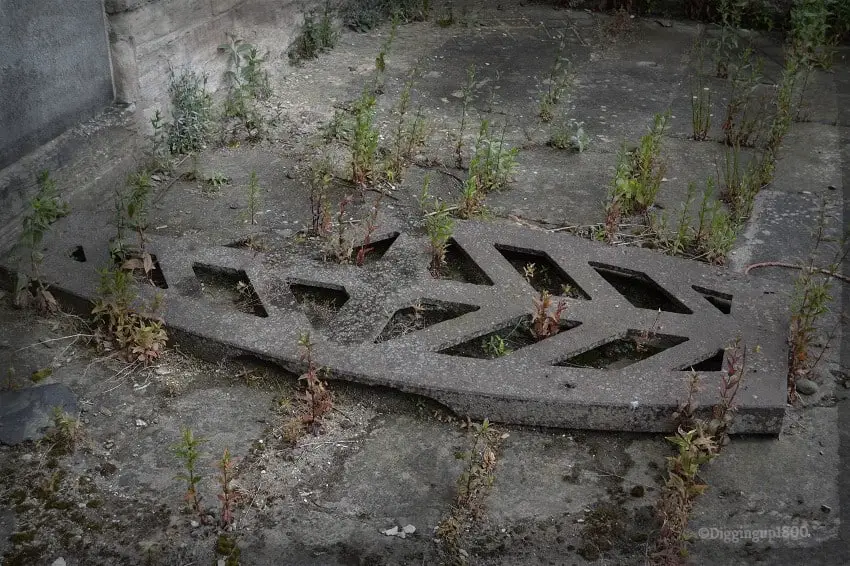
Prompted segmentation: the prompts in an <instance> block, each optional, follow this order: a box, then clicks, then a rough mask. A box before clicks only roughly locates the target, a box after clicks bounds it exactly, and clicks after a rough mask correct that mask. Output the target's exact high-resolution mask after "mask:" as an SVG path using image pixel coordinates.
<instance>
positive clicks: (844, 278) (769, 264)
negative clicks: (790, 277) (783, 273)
mask: <svg viewBox="0 0 850 566" xmlns="http://www.w3.org/2000/svg"><path fill="white" fill-rule="evenodd" d="M759 267H785V268H787V269H809V267H808V266H807V265H797V264H796V263H785V262H783V261H762V262H760V263H752V264H750V265H748V266H747V267H746V269H744V274H745V275H748V274H749V273H750V270H751V269H756V268H759ZM812 269H813V271H815V272H816V273H822V274H824V275H829V276H830V277H835V278H836V279H840V280H841V281H844V282H845V283H850V277H847V276H846V275H842V274H840V273H835V271H831V270H829V269H825V268H823V267H815V268H812Z"/></svg>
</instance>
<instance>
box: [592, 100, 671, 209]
mask: <svg viewBox="0 0 850 566" xmlns="http://www.w3.org/2000/svg"><path fill="white" fill-rule="evenodd" d="M669 118H670V112H669V111H667V112H666V113H664V114H656V115H655V118H654V119H653V124H652V127H651V128H650V130H649V132H648V133H647V134H646V135H644V136H643V137H642V138H641V139H640V144H639V145H638V147H637V148H636V149H634V150H632V151H627V150H626V148H625V147H624V148H623V149H622V150H621V151H620V154H619V156H618V158H617V172H616V175H615V176H614V183H613V191H612V193H611V195H610V196H609V202H610V203H611V204H610V205H609V212H610V211H611V210H612V206H613V204H614V203H616V205H617V212H618V214H619V215H629V214H634V213H638V212H644V211H645V210H646V209H647V208H649V207H650V206H651V205H652V204H653V203H654V202H655V197H656V195H657V194H658V191H659V189H660V188H661V179H662V178H663V177H664V172H665V170H666V166H665V165H664V163H663V162H662V161H661V140H662V137H663V135H664V129H665V128H666V127H667V121H668V120H669ZM612 216H613V215H612ZM606 224H607V222H606Z"/></svg>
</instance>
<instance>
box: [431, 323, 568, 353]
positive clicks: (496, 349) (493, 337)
mask: <svg viewBox="0 0 850 566" xmlns="http://www.w3.org/2000/svg"><path fill="white" fill-rule="evenodd" d="M580 325H581V323H580V322H578V321H576V320H561V321H560V323H559V325H558V326H559V328H560V330H559V331H558V334H560V333H561V332H566V331H567V330H572V329H573V328H576V327H578V326H580ZM530 328H531V315H528V314H527V315H523V316H520V317H517V318H515V319H513V320H511V321H509V322H507V323H506V324H504V325H503V326H500V327H499V328H497V329H496V330H494V331H492V332H488V333H487V334H483V335H481V336H476V337H475V338H472V339H470V340H466V341H464V342H461V343H460V344H456V345H454V346H450V347H448V348H444V349H442V350H440V351H439V352H438V353H440V354H448V355H449V356H461V357H464V358H478V359H482V360H493V359H496V358H502V357H504V356H507V355H510V354H511V353H512V352H515V351H517V350H521V349H522V348H525V347H527V346H532V345H534V344H537V343H538V342H542V341H543V340H548V339H549V338H551V336H549V337H548V338H544V339H543V340H537V339H536V338H535V337H534V335H533V334H532V333H531V330H530ZM555 336H557V334H555Z"/></svg>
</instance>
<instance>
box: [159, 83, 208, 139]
mask: <svg viewBox="0 0 850 566" xmlns="http://www.w3.org/2000/svg"><path fill="white" fill-rule="evenodd" d="M168 91H169V93H170V94H171V104H172V111H171V112H172V120H171V124H170V126H169V131H168V148H169V150H170V151H171V153H175V154H183V153H193V152H197V151H200V150H202V149H204V148H205V147H206V144H207V141H208V140H209V137H210V134H211V132H212V122H213V120H212V97H211V96H210V94H209V92H207V77H206V75H198V74H197V73H195V72H194V71H190V70H186V71H183V72H182V73H181V74H179V75H175V74H173V73H172V75H171V84H170V85H169V88H168Z"/></svg>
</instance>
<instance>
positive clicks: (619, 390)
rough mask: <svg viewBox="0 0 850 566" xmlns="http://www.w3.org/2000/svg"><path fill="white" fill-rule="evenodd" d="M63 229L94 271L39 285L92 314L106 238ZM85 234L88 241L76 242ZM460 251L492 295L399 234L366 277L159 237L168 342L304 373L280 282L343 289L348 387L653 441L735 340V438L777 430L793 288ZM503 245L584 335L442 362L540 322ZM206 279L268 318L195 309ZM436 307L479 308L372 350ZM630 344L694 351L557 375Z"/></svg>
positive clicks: (487, 250)
mask: <svg viewBox="0 0 850 566" xmlns="http://www.w3.org/2000/svg"><path fill="white" fill-rule="evenodd" d="M67 224H73V223H71V222H68V223H66V228H65V229H64V230H59V231H58V234H57V238H60V240H59V241H62V242H64V244H63V249H64V248H70V247H71V246H73V245H74V244H73V243H71V242H82V241H84V238H87V239H88V240H87V243H86V245H85V247H84V249H85V254H86V258H87V261H86V262H85V263H80V262H79V261H75V260H74V259H73V258H71V257H69V256H68V255H67V253H65V252H64V251H63V252H60V253H58V254H54V255H52V256H51V257H50V259H49V260H48V262H47V264H46V265H45V266H44V268H43V269H42V273H43V275H44V276H45V277H47V278H48V279H49V280H53V281H56V283H55V286H54V288H55V289H56V290H57V291H60V290H61V291H62V292H66V293H69V294H71V295H74V296H78V297H85V298H88V299H90V300H94V298H95V291H96V288H97V282H98V275H97V271H96V266H97V265H101V264H102V263H103V262H105V261H107V257H108V255H107V254H108V252H107V249H108V244H107V240H106V237H107V236H106V235H107V234H108V228H106V229H104V230H99V231H98V232H97V233H93V232H92V230H90V229H86V228H88V226H86V225H83V226H80V227H79V228H78V229H73V228H70V229H69V227H68V226H67ZM80 228H82V229H84V230H85V231H84V232H81V231H78V230H79V229H80ZM386 229H387V227H386V226H384V230H386ZM377 239H378V237H377V236H376V240H377ZM454 241H455V242H456V244H457V245H458V246H459V247H460V248H461V249H463V250H465V252H466V253H467V254H468V255H469V256H470V257H471V258H472V260H473V261H474V262H475V263H476V264H477V265H478V267H479V268H481V269H482V270H483V271H484V272H485V273H486V274H487V275H488V276H489V278H490V279H491V280H492V281H493V282H494V285H492V286H481V285H470V284H466V283H457V282H454V281H446V280H434V278H433V277H432V276H431V275H430V273H429V272H428V269H427V267H428V261H429V259H428V256H427V255H426V254H425V253H423V252H424V248H425V242H424V241H423V240H422V239H420V238H413V237H411V236H409V235H407V234H401V236H399V237H398V239H397V240H396V241H395V242H394V243H393V244H392V246H391V247H390V248H389V250H388V251H387V252H386V254H385V255H384V256H383V257H382V258H381V259H380V260H378V261H377V262H375V263H374V264H372V265H367V266H365V267H363V268H358V267H354V266H335V265H328V264H326V263H324V262H321V261H314V260H305V259H304V258H303V257H300V256H299V255H297V254H284V255H280V256H276V255H275V254H270V255H268V256H267V255H266V254H264V253H257V252H248V251H244V250H238V249H233V248H229V247H202V248H198V247H196V246H195V244H191V243H190V244H188V245H187V244H186V243H185V242H182V241H181V240H179V239H171V238H157V239H155V240H153V241H152V242H151V244H150V247H149V249H150V251H151V253H153V254H154V255H156V257H157V259H158V261H159V264H160V267H161V269H162V272H163V274H164V276H165V280H166V282H167V284H168V288H167V289H158V290H157V292H158V293H161V294H162V296H163V298H164V299H165V305H166V310H165V312H164V316H165V317H166V320H168V321H169V328H171V329H172V330H173V331H174V332H176V333H179V334H180V335H184V336H186V337H188V336H192V337H195V339H200V340H202V341H212V344H216V346H211V345H205V346H203V347H202V348H201V351H200V353H201V354H202V355H206V356H205V357H212V359H218V360H220V359H224V358H227V357H234V356H237V355H242V354H252V355H256V356H258V357H260V358H263V359H268V360H274V361H278V362H280V363H281V364H282V365H284V366H297V361H298V349H297V337H298V336H299V334H300V333H301V332H304V331H306V330H309V329H310V328H311V323H310V322H309V321H308V319H307V318H306V316H305V315H304V314H303V313H302V312H301V310H300V309H298V308H297V307H296V308H295V309H293V308H292V307H290V306H288V303H292V304H293V306H294V301H292V297H291V291H289V288H288V283H287V282H289V281H297V282H299V283H302V284H307V285H314V286H341V287H343V288H344V289H345V291H346V292H347V294H348V296H349V297H350V298H349V300H348V301H347V302H346V303H345V305H344V306H343V307H342V310H341V311H340V312H339V313H338V314H337V315H336V317H335V318H334V319H333V324H332V325H331V326H330V327H329V328H328V329H326V330H323V329H320V328H313V333H314V340H315V342H316V344H317V346H316V360H317V363H319V364H320V365H323V366H326V367H328V368H329V369H330V370H331V371H332V372H333V373H334V375H335V376H336V377H337V378H339V379H350V380H354V381H357V382H362V383H366V384H373V385H385V386H390V387H395V388H398V389H401V390H403V391H408V392H412V393H417V394H420V395H425V396H428V397H431V398H434V399H436V400H438V401H440V402H442V403H445V404H446V405H448V406H449V407H451V408H452V409H454V410H456V411H457V412H459V413H461V414H469V415H470V416H473V417H476V418H484V417H486V416H489V417H490V418H493V419H495V420H498V421H503V422H512V423H517V424H530V425H546V426H561V427H578V428H597V429H607V430H642V431H659V430H670V429H671V427H673V423H672V421H670V416H671V415H672V413H673V412H674V411H675V410H676V407H677V406H678V403H679V402H680V401H681V397H682V391H683V390H684V383H685V381H686V377H687V371H686V370H687V369H688V368H689V367H690V366H692V365H696V364H698V363H699V362H702V361H703V360H705V359H707V358H710V357H712V356H713V355H715V353H716V352H718V351H719V350H722V349H724V348H726V347H727V346H729V345H731V344H732V342H733V341H734V340H735V338H736V337H737V336H746V337H747V338H746V340H747V344H750V349H751V352H750V354H749V357H748V360H747V378H748V379H747V380H746V383H745V385H744V391H743V396H742V397H741V398H740V403H741V407H740V411H739V419H738V421H737V422H736V425H735V427H736V430H738V431H739V432H753V433H770V434H776V433H778V432H779V430H781V426H782V415H783V414H784V410H785V375H786V373H787V370H786V357H787V354H786V348H785V331H784V329H785V328H786V327H787V324H788V321H787V317H786V315H785V313H784V310H785V308H787V307H786V306H785V305H786V304H787V301H788V300H789V295H790V290H789V289H788V288H785V287H783V286H782V285H780V284H774V283H766V284H765V285H761V284H758V283H757V282H755V281H750V280H747V279H745V278H740V277H738V276H732V275H730V274H729V273H728V272H726V271H723V270H720V269H717V268H709V267H707V266H702V265H698V264H694V263H692V262H688V261H685V260H678V259H674V258H668V257H664V256H659V255H658V254H655V253H653V252H650V251H648V250H638V249H625V248H621V249H614V248H611V247H609V246H607V245H605V244H602V243H598V242H588V241H586V240H583V239H580V238H576V237H573V236H568V235H564V234H552V233H545V232H541V231H535V230H529V229H527V228H518V227H509V226H498V227H497V226H488V225H486V224H478V223H468V224H461V225H458V226H457V227H456V229H455V234H454ZM497 244H498V245H509V246H511V247H513V248H517V249H524V250H533V251H536V252H539V253H545V254H547V255H548V257H550V258H551V259H552V260H553V261H554V262H555V263H556V264H557V265H559V266H560V267H561V268H562V269H563V270H565V271H566V273H567V274H568V275H569V276H570V277H571V278H572V279H573V280H574V281H575V283H576V284H577V285H578V287H579V288H581V289H582V290H583V291H584V292H585V293H586V294H587V295H589V296H590V298H591V299H590V300H571V299H566V301H567V310H566V313H565V314H564V318H565V319H568V320H570V321H573V323H580V326H578V328H576V329H573V330H568V331H564V332H562V333H560V334H558V335H557V336H555V337H553V338H550V339H548V340H545V341H542V342H539V343H537V344H535V345H533V346H530V347H527V348H524V349H522V350H520V351H517V352H514V353H512V354H510V355H508V356H505V357H502V358H499V359H497V360H477V359H470V358H465V357H457V356H447V355H445V354H442V353H440V352H442V351H443V350H445V349H447V348H450V347H452V346H456V345H458V344H461V343H463V342H466V341H469V340H476V339H479V338H480V337H482V336H485V335H486V334H488V333H489V332H492V331H494V330H497V329H499V328H501V327H503V326H505V325H508V326H510V325H511V324H513V323H512V321H514V320H516V319H517V318H518V317H521V316H523V315H531V314H532V313H533V310H532V307H533V303H532V298H533V297H534V296H535V293H534V291H533V290H532V289H531V288H530V287H529V286H528V284H527V283H526V282H525V281H524V280H523V278H522V276H521V275H520V274H519V273H517V271H515V269H514V268H513V267H511V266H510V264H509V263H508V262H507V261H506V260H505V259H503V258H502V257H501V255H500V254H499V252H498V251H497V250H496V248H495V247H494V246H495V245H497ZM590 262H596V263H598V264H599V265H602V266H606V267H610V268H615V269H620V270H626V271H628V270H631V271H633V272H636V273H645V274H646V275H648V276H649V277H650V278H651V279H652V280H653V281H654V282H655V283H656V284H657V285H659V286H660V287H661V288H662V289H663V290H664V292H666V293H669V294H670V295H672V296H673V297H675V298H676V299H675V300H677V301H680V307H677V308H681V309H682V310H681V311H678V312H664V313H656V312H655V311H654V310H652V309H646V308H644V309H640V308H634V307H633V306H632V305H631V304H630V303H629V301H628V300H626V298H625V297H624V296H623V295H621V294H620V293H618V292H617V291H616V290H615V289H614V288H613V287H612V286H611V285H610V284H608V283H607V282H606V281H605V280H604V279H603V278H602V276H601V275H600V274H599V273H597V272H596V271H595V270H594V268H593V267H592V266H591V264H590ZM197 264H202V265H209V266H212V267H214V268H218V269H229V270H232V271H234V272H235V271H242V272H244V273H245V274H246V275H247V277H248V278H249V279H250V283H251V285H252V286H253V288H254V289H255V290H256V293H257V295H258V297H259V299H260V301H261V302H262V306H263V307H264V309H265V311H266V312H267V313H268V317H263V318H259V317H256V316H254V315H252V314H247V313H243V312H239V311H238V310H236V309H235V308H232V307H228V306H226V305H217V304H211V303H210V302H209V301H208V300H206V299H205V298H204V297H203V296H202V293H201V287H200V284H199V283H198V281H197V280H196V276H195V273H194V272H193V266H195V265H197ZM234 285H235V283H234ZM697 288H699V289H705V290H707V291H698V289H697ZM705 292H713V293H719V294H720V295H722V296H730V297H732V299H731V313H730V314H724V313H723V312H721V311H720V310H719V309H718V308H716V307H715V306H713V305H712V304H711V303H710V302H709V301H708V300H706V298H705V297H704V296H703V294H701V293H705ZM427 300H436V301H441V302H451V303H460V304H467V305H473V306H477V307H479V310H477V311H475V312H471V313H468V314H465V315H463V316H461V317H459V318H455V319H451V320H448V321H445V322H442V323H440V324H437V325H434V326H431V327H428V328H426V329H424V330H422V331H420V332H416V333H412V334H407V335H404V336H402V337H400V338H397V339H395V340H390V341H386V342H381V343H377V344H376V343H374V340H375V339H376V338H377V336H378V335H379V334H380V332H381V331H382V329H383V328H384V326H386V324H387V322H388V320H389V319H390V316H391V315H392V314H393V313H394V312H396V311H397V310H399V309H403V308H406V307H410V305H413V304H416V303H417V302H418V301H423V302H424V301H427ZM664 308H666V307H664ZM679 313H682V314H679ZM627 332H637V333H641V332H646V333H648V334H652V333H660V334H663V335H670V336H676V337H680V339H681V340H687V342H686V343H685V344H680V345H678V346H676V347H674V348H670V349H668V350H665V351H663V352H662V353H660V354H658V355H656V356H653V357H651V358H649V359H647V360H644V361H642V362H639V363H637V364H634V365H630V366H628V367H627V368H623V369H619V370H613V369H612V370H594V369H589V368H575V367H563V366H559V365H557V364H561V363H562V362H564V361H565V360H568V359H570V358H571V357H573V356H575V355H578V354H580V353H582V352H585V351H588V350H591V349H593V348H596V347H597V346H600V345H602V344H605V343H608V342H610V341H613V340H616V339H617V338H623V337H625V336H626V333H627ZM193 342H194V340H193ZM756 344H757V345H758V346H760V350H759V351H758V352H757V351H755V350H754V349H753V348H754V345H756ZM722 367H725V366H723V365H718V367H716V368H714V369H715V372H714V373H712V372H711V371H708V372H706V379H707V381H708V382H709V383H710V385H709V386H708V387H707V388H706V391H705V392H703V393H702V396H704V399H702V401H703V403H702V404H703V405H704V406H710V399H711V398H712V397H713V395H714V389H715V385H716V384H718V383H719V381H718V380H719V375H720V373H719V370H720V369H721V368H722ZM709 376H711V377H709Z"/></svg>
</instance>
